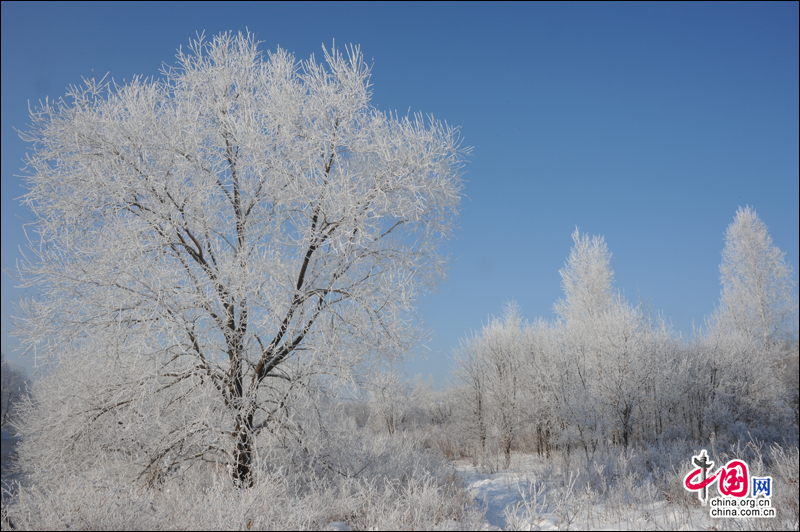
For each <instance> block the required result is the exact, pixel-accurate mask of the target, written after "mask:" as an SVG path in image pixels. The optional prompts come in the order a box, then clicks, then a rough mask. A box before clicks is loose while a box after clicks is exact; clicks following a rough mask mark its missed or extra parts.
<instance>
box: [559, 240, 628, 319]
mask: <svg viewBox="0 0 800 532" xmlns="http://www.w3.org/2000/svg"><path fill="white" fill-rule="evenodd" d="M572 241H573V242H574V245H573V247H572V249H571V250H570V253H569V257H568V258H567V263H566V264H565V265H564V268H562V269H560V270H559V271H558V273H560V274H561V286H562V288H563V289H564V298H563V299H560V300H559V301H558V302H557V303H556V304H555V306H554V309H555V311H556V313H557V314H558V315H559V316H560V317H561V319H563V320H564V321H567V322H580V323H584V324H590V323H591V322H593V321H594V320H596V319H597V318H598V317H600V316H601V315H602V314H603V312H605V311H606V310H608V309H610V308H611V307H612V305H613V303H614V292H613V286H614V272H613V271H612V270H611V252H610V251H609V250H608V246H607V245H606V243H605V242H604V240H603V237H602V236H593V237H591V238H589V235H588V234H584V235H581V234H580V232H579V231H578V228H577V227H576V228H575V231H574V232H573V233H572Z"/></svg>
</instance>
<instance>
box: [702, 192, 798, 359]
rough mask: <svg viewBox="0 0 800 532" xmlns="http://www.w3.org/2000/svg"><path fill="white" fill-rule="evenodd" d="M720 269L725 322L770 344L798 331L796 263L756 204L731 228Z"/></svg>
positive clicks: (721, 320) (739, 212) (720, 311)
mask: <svg viewBox="0 0 800 532" xmlns="http://www.w3.org/2000/svg"><path fill="white" fill-rule="evenodd" d="M719 270H720V282H721V283H722V294H721V295H720V306H719V309H718V315H717V320H718V325H719V326H721V327H722V328H723V329H726V328H727V329H729V330H734V331H737V332H738V333H740V334H744V335H745V336H747V337H749V338H752V339H754V340H758V341H760V342H761V343H762V345H764V347H767V348H769V347H770V346H771V345H773V344H775V343H776V342H780V341H782V340H784V339H786V338H785V337H786V336H787V335H792V334H794V333H796V328H797V298H796V296H795V294H794V281H793V279H792V267H791V266H790V265H789V264H788V263H787V262H786V259H785V254H784V253H783V252H782V251H781V250H780V249H779V248H778V247H777V246H774V245H773V244H772V238H771V237H770V236H769V233H768V232H767V226H766V225H765V224H764V222H762V221H761V219H760V218H759V217H758V214H756V211H755V210H754V209H753V208H752V207H750V206H747V207H745V208H744V209H743V208H741V207H739V209H738V210H737V211H736V216H735V217H734V219H733V223H731V224H730V225H729V226H728V229H727V231H726V232H725V249H724V250H723V251H722V263H721V264H720V266H719Z"/></svg>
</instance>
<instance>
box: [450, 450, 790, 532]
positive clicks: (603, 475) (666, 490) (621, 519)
mask: <svg viewBox="0 0 800 532" xmlns="http://www.w3.org/2000/svg"><path fill="white" fill-rule="evenodd" d="M740 450H741V449H740ZM792 453H794V455H793V456H792ZM782 456H783V457H784V458H785V459H786V461H785V462H784V463H782V464H780V463H778V462H777V461H776V463H775V467H774V468H773V469H772V470H771V471H769V473H771V474H773V475H775V474H776V473H777V476H774V477H773V478H774V481H775V484H774V486H773V490H774V491H773V505H772V506H773V508H776V510H777V514H778V515H777V517H776V518H774V519H764V518H762V519H730V518H711V517H710V515H709V507H708V506H706V507H703V506H701V505H700V503H699V501H698V499H697V496H696V495H695V494H693V493H689V492H687V491H685V490H684V489H683V487H682V481H683V475H684V473H685V471H684V470H683V469H680V470H679V471H677V472H655V474H652V473H651V474H648V475H646V476H644V477H643V476H642V475H641V471H640V470H639V467H638V466H639V465H641V466H642V468H643V469H646V468H648V467H652V464H651V463H649V462H650V461H649V460H648V457H643V456H637V454H636V453H629V454H627V455H620V456H619V457H617V459H616V460H614V461H613V462H612V463H609V461H608V460H607V458H608V457H602V458H600V459H599V460H597V461H596V462H594V463H593V464H592V465H591V466H590V468H591V469H594V471H593V472H589V470H587V468H586V467H585V465H586V464H585V462H584V461H583V460H580V459H578V460H575V458H574V457H573V464H572V465H573V467H572V468H568V467H567V466H566V464H565V462H564V460H563V459H562V458H561V457H560V456H559V457H556V458H554V459H552V460H545V459H543V458H541V457H539V456H536V455H529V454H513V455H512V463H511V466H510V467H509V468H508V469H507V470H504V471H495V472H487V468H486V466H484V467H483V468H482V467H479V466H476V465H474V464H472V463H470V462H469V461H466V460H459V461H457V462H456V464H455V465H456V468H457V470H458V475H459V477H460V478H461V479H462V480H463V482H464V485H465V487H466V489H467V491H468V492H469V493H470V495H472V496H473V497H475V499H476V500H477V501H478V502H479V504H481V506H482V508H483V509H484V510H485V522H484V526H483V530H789V529H793V530H797V528H798V521H797V500H798V491H797V475H798V472H797V463H798V462H797V450H796V448H795V449H793V450H792V451H791V452H790V453H788V454H784V455H782ZM498 462H501V460H499V459H498ZM574 462H579V463H574ZM580 462H583V463H580ZM756 462H758V463H754V470H757V471H758V472H759V474H763V470H762V468H763V463H761V458H760V457H757V458H756ZM676 465H677V464H676ZM677 466H678V467H680V466H679V465H677ZM609 467H610V468H611V469H612V470H613V471H608V470H607V469H606V468H609ZM488 469H489V470H490V471H491V466H490V467H489V468H488ZM684 469H687V470H688V467H686V468H684ZM609 473H610V474H609ZM612 481H613V482H614V485H610V482H612ZM665 481H666V484H667V485H665ZM714 494H716V491H714Z"/></svg>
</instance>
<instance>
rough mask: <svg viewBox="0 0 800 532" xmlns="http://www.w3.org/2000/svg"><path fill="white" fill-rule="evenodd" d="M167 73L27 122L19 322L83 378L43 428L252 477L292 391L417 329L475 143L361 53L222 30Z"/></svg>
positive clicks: (79, 92) (63, 393)
mask: <svg viewBox="0 0 800 532" xmlns="http://www.w3.org/2000/svg"><path fill="white" fill-rule="evenodd" d="M162 74H163V76H162V78H161V79H140V78H135V79H134V80H132V81H131V82H129V83H128V84H126V85H122V86H119V85H113V84H103V83H102V82H97V81H95V80H94V79H91V80H85V84H84V85H83V86H79V87H71V88H70V90H69V92H68V93H67V98H66V99H63V100H59V101H58V102H45V103H44V105H43V106H41V107H40V108H38V109H36V110H34V111H32V113H31V120H32V125H31V129H30V131H28V132H26V133H23V134H22V137H23V139H24V140H26V141H28V142H30V143H31V146H30V152H29V154H28V156H27V160H26V163H27V181H26V186H27V189H28V191H27V193H26V194H25V196H24V204H25V206H27V207H28V208H29V209H30V212H31V214H32V216H33V220H34V221H33V222H32V224H31V228H32V230H31V232H30V233H29V234H30V235H32V241H31V246H30V248H29V252H28V256H27V257H26V259H25V260H24V261H23V262H22V266H21V269H20V272H19V275H20V278H21V281H22V284H23V285H24V286H27V287H31V288H34V289H35V290H36V291H37V293H38V297H36V298H29V299H25V300H23V301H22V302H21V303H20V305H19V313H18V317H17V318H16V319H15V326H16V334H17V336H19V337H20V338H21V339H22V341H23V342H24V343H25V344H26V345H27V346H28V347H29V348H30V349H31V350H33V351H35V353H36V355H37V356H39V357H45V358H48V359H58V360H59V362H60V364H61V367H62V368H63V371H64V375H65V376H66V375H74V376H76V378H77V381H74V382H69V383H65V384H64V385H63V386H62V387H59V384H58V382H59V381H58V379H59V373H58V371H56V372H55V373H54V374H53V376H52V377H51V378H50V379H49V380H47V382H46V383H45V384H43V386H44V387H43V390H44V389H45V387H46V388H47V390H48V392H49V394H50V395H49V396H47V395H41V394H40V395H39V396H38V398H37V401H38V402H37V403H36V406H35V408H36V409H38V410H37V411H38V412H40V413H43V412H45V411H48V409H49V414H50V415H42V416H41V417H40V418H39V419H38V420H37V419H36V416H35V415H32V416H31V417H30V420H29V425H28V430H29V432H30V434H31V435H36V434H38V435H42V434H54V433H58V432H59V431H60V430H62V429H63V428H64V427H70V426H77V427H79V428H81V430H82V432H81V434H82V437H85V438H88V439H87V440H86V441H89V440H91V442H92V445H101V444H102V445H101V447H102V449H105V450H107V451H108V452H121V451H120V449H123V448H124V447H125V445H122V444H120V441H121V440H119V439H118V437H119V438H122V437H123V435H122V434H121V433H122V432H125V433H126V435H125V437H126V438H130V439H131V441H132V442H133V443H131V444H130V448H128V450H127V451H126V452H129V453H130V455H131V456H133V455H136V456H137V457H138V460H139V462H138V463H140V464H142V468H143V469H144V470H146V471H148V472H149V473H152V474H155V473H156V472H157V471H159V470H165V469H169V468H173V467H177V466H178V465H179V464H181V463H183V462H187V461H193V460H198V459H203V460H207V461H212V462H214V461H216V462H221V463H227V464H228V465H230V466H231V467H230V469H231V470H232V472H233V477H234V480H235V481H236V482H237V483H238V484H240V485H248V484H249V483H250V482H251V469H252V464H253V460H254V453H255V452H256V451H255V448H254V445H255V441H256V438H257V436H258V435H259V434H260V433H262V432H263V431H267V432H270V431H273V430H276V427H280V426H284V425H286V423H287V422H288V420H290V419H291V418H292V415H293V414H292V405H293V398H294V397H296V396H297V395H298V394H306V395H309V394H310V393H311V392H309V390H311V388H313V386H314V385H313V382H314V381H315V379H318V377H319V376H323V377H319V378H323V379H330V378H333V377H342V376H347V375H348V373H351V372H352V371H353V369H354V368H357V367H358V365H359V363H360V362H361V361H362V360H364V359H365V357H368V356H372V355H374V354H376V353H380V354H381V355H382V356H387V357H392V356H395V355H397V356H399V355H401V354H402V353H403V352H404V351H405V349H406V348H407V346H408V345H409V344H410V343H413V342H414V341H415V340H416V339H417V337H416V331H415V330H414V329H413V328H412V326H411V324H412V323H413V320H411V319H410V317H409V311H410V310H411V309H412V305H413V304H414V302H415V301H416V300H417V298H418V297H419V296H420V294H422V293H424V292H426V291H428V290H431V289H433V288H434V287H435V285H436V283H437V282H438V281H440V280H441V279H442V278H443V275H444V271H443V264H444V258H443V257H442V256H441V255H440V254H439V253H438V251H437V250H438V246H439V243H440V242H441V241H442V237H447V236H448V235H449V234H450V232H451V229H452V227H453V222H454V218H455V216H456V213H457V206H458V204H459V200H460V190H461V187H462V184H461V180H460V177H459V174H460V171H461V167H462V161H463V159H464V156H465V155H466V151H467V150H465V149H462V148H460V141H459V137H458V133H457V130H456V129H454V128H451V127H449V126H447V125H445V124H443V123H441V122H438V121H435V120H433V118H432V117H431V118H430V119H427V120H426V119H425V118H423V117H422V116H414V117H406V118H398V117H397V116H393V115H391V114H386V113H383V112H379V111H377V110H376V109H375V108H374V107H372V106H371V105H370V98H371V92H370V83H369V79H370V69H369V67H368V66H367V65H366V64H365V63H364V60H363V57H362V55H361V53H360V52H359V50H358V48H353V49H350V50H349V51H348V53H347V54H344V55H343V54H341V53H340V52H338V51H336V50H332V51H327V50H325V51H324V62H322V63H318V62H316V61H315V59H314V58H313V57H312V58H311V59H309V60H307V61H303V62H298V61H296V60H295V59H294V57H293V56H291V55H290V54H288V53H287V52H285V51H283V50H278V51H277V52H275V53H271V54H269V55H268V56H267V57H266V58H263V57H262V56H261V55H260V52H259V51H258V50H257V43H256V42H255V40H254V38H253V37H252V35H242V34H239V35H238V36H234V35H232V34H222V35H220V36H218V37H215V38H214V39H213V40H212V41H210V42H209V41H205V40H203V38H202V37H201V38H199V39H198V40H197V41H195V42H194V43H192V45H191V46H190V47H189V50H188V51H180V52H179V53H178V55H177V65H176V66H175V67H164V69H163V71H162ZM77 386H82V387H85V388H84V389H76V387H77ZM311 395H313V393H311ZM68 396H73V401H72V403H71V405H72V406H70V403H68V404H66V405H65V404H63V403H62V402H63V401H64V400H66V398H67V397H68ZM309 396H310V395H309ZM31 408H33V406H32V407H31ZM55 412H58V415H57V416H55V415H53V413H55ZM117 418H119V419H117ZM71 424H72V425H71ZM92 427H97V428H98V430H99V429H101V428H105V429H109V427H111V428H113V431H111V432H106V433H105V434H104V433H102V432H96V431H94V430H93V428H92ZM109 430H110V429H109ZM68 432H70V433H73V432H72V431H71V430H70V431H68ZM144 434H147V435H148V438H149V439H148V441H147V442H143V441H141V439H142V438H143V436H142V438H139V437H138V436H140V435H144ZM56 435H57V434H56ZM76 437H77V435H76ZM298 437H299V436H298ZM104 438H105V439H104ZM103 441H105V442H106V443H102V442H103ZM98 442H101V443H98ZM30 445H34V444H33V443H31V444H30Z"/></svg>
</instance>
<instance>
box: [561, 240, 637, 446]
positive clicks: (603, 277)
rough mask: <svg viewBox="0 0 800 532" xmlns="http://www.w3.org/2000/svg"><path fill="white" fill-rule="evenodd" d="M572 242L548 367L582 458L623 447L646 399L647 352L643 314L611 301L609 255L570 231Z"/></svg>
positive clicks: (596, 242)
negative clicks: (607, 444)
mask: <svg viewBox="0 0 800 532" xmlns="http://www.w3.org/2000/svg"><path fill="white" fill-rule="evenodd" d="M572 240H573V242H574V245H573V247H572V250H571V251H570V255H569V257H568V258H567V262H566V264H565V266H564V268H563V269H561V270H559V273H560V274H561V279H562V287H563V289H564V298H563V299H561V300H560V301H558V302H557V303H556V305H555V310H556V312H557V313H558V315H559V317H561V319H562V334H563V336H562V339H561V349H562V355H561V356H560V357H557V358H556V360H555V361H554V364H555V365H556V367H557V368H558V370H557V371H556V376H557V378H558V379H559V381H560V385H559V388H560V395H561V396H562V397H561V400H562V412H563V414H562V415H563V416H564V417H565V418H566V419H568V420H570V422H571V424H572V425H573V428H574V430H575V431H577V440H578V441H579V442H580V444H581V446H582V447H583V448H584V450H585V451H586V452H587V454H588V452H589V448H590V447H594V446H596V444H597V442H598V441H603V440H607V439H613V440H617V441H619V442H620V443H622V444H623V446H625V447H627V446H628V444H629V442H630V438H631V434H632V431H633V425H634V423H635V417H636V416H637V414H639V413H640V412H641V401H642V400H643V398H644V397H645V389H646V386H647V381H648V379H649V373H650V372H649V362H648V360H647V358H648V355H649V354H651V350H649V349H648V348H647V346H646V344H645V343H644V341H643V340H644V336H643V334H642V333H643V332H644V328H645V320H644V319H643V316H642V313H641V310H640V309H639V308H634V307H631V306H630V305H629V304H628V302H627V301H625V299H624V297H623V296H622V295H621V294H619V293H616V294H615V293H614V288H613V280H614V272H613V270H612V269H611V252H610V251H609V250H608V246H607V245H606V243H605V242H604V241H603V237H600V236H594V237H591V238H590V237H589V235H587V234H584V235H581V234H580V233H579V232H578V230H577V229H576V230H575V232H574V233H573V234H572ZM568 434H569V433H567V435H568Z"/></svg>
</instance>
